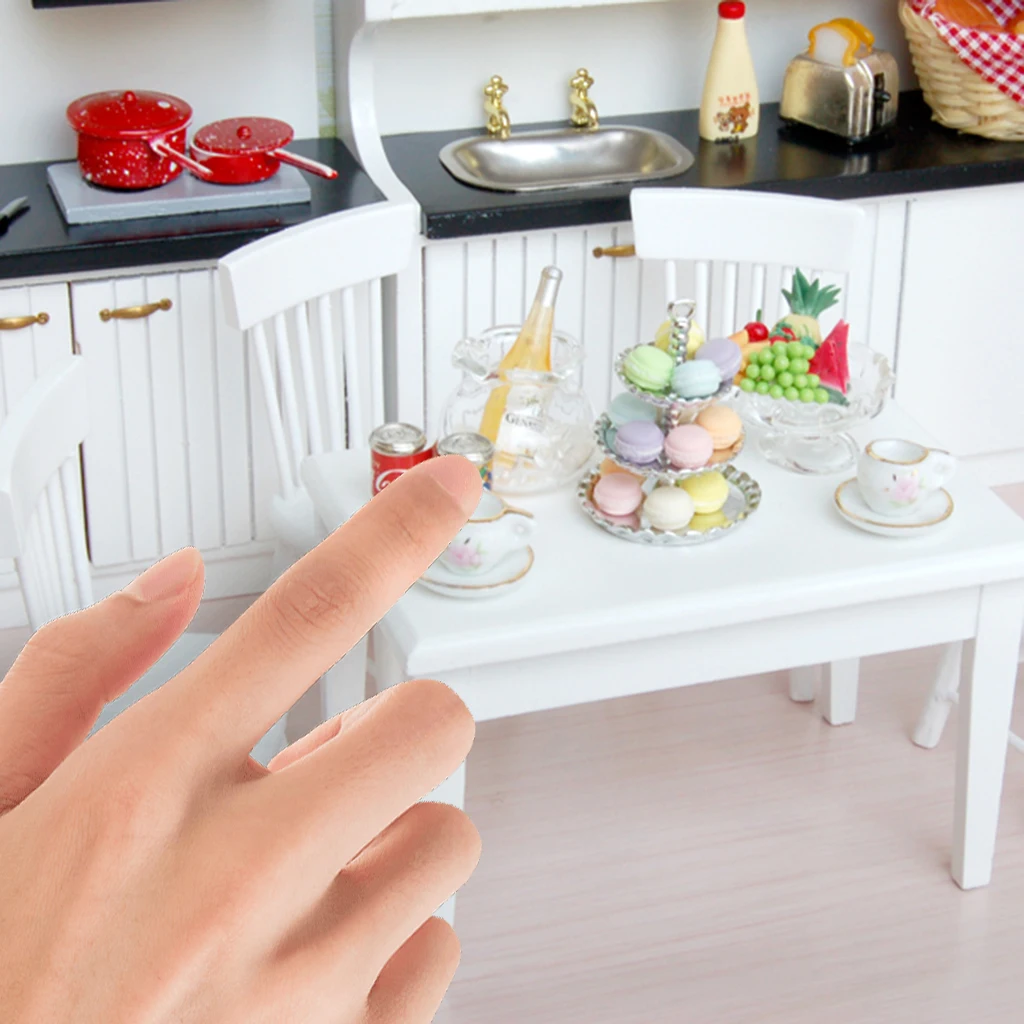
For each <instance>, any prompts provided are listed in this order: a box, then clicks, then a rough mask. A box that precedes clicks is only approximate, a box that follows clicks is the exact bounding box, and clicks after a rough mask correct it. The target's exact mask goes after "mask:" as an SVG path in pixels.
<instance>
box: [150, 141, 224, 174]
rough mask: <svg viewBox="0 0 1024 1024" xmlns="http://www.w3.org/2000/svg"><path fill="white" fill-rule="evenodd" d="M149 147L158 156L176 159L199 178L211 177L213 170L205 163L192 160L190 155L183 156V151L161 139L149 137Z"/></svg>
mask: <svg viewBox="0 0 1024 1024" xmlns="http://www.w3.org/2000/svg"><path fill="white" fill-rule="evenodd" d="M149 148H150V149H152V150H153V152H154V153H157V154H158V155H159V156H167V157H170V158H171V159H172V160H177V161H178V163H179V164H181V166H182V167H187V168H188V169H189V170H190V171H191V172H192V173H193V174H196V175H198V176H199V177H200V178H212V177H213V171H211V170H210V168H209V167H207V166H206V164H201V163H199V161H198V160H193V159H192V157H190V156H185V154H184V153H179V152H178V151H177V150H176V149H174V148H172V147H171V146H168V145H167V143H166V142H164V141H163V140H162V139H151V140H150V143H149Z"/></svg>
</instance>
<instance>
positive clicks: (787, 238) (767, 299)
mask: <svg viewBox="0 0 1024 1024" xmlns="http://www.w3.org/2000/svg"><path fill="white" fill-rule="evenodd" d="M630 207H631V210H632V218H633V237H634V244H635V246H636V254H637V256H639V257H640V258H641V259H645V260H664V261H665V296H666V303H667V302H671V301H672V300H673V299H677V298H692V299H694V300H695V301H696V303H697V311H696V318H697V322H698V323H700V324H701V325H702V326H703V327H704V328H705V330H707V331H708V332H709V334H711V335H726V334H731V333H732V332H733V331H735V330H736V329H738V328H739V327H742V326H743V324H744V323H746V322H747V321H748V320H751V319H753V316H754V314H755V313H756V311H757V310H759V309H760V310H763V311H764V315H765V318H766V319H767V320H769V324H770V322H771V320H773V319H774V318H775V317H776V316H777V315H780V314H781V313H782V312H784V311H785V310H784V309H783V308H782V305H781V292H780V289H781V288H782V287H783V286H784V285H787V284H788V283H789V280H790V279H791V278H792V274H793V270H794V269H795V268H797V267H799V268H800V269H801V270H803V271H804V273H805V274H808V275H813V276H815V277H822V278H823V280H824V281H825V282H826V283H834V284H839V285H840V287H842V288H843V290H844V303H845V305H844V307H843V308H844V309H849V307H850V299H849V297H848V296H849V293H850V292H851V289H860V293H861V294H864V295H866V294H867V289H868V287H869V285H870V280H869V273H868V271H869V268H870V251H869V244H870V243H869V237H868V230H867V229H868V222H867V215H866V214H865V212H864V211H863V210H862V209H860V207H858V206H855V205H853V204H851V203H842V202H837V201H835V200H829V199H811V198H806V197H803V196H784V195H776V194H774V193H767V192H746V191H738V190H736V189H682V188H638V189H634V190H633V192H632V194H631V195H630ZM682 261H687V262H689V263H692V279H689V280H687V281H686V282H682V281H681V279H680V277H681V275H680V269H681V268H680V267H679V263H680V262H682ZM684 293H685V294H684ZM855 294H856V293H855ZM847 315H849V314H847ZM865 320H866V317H865Z"/></svg>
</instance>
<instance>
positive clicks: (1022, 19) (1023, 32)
mask: <svg viewBox="0 0 1024 1024" xmlns="http://www.w3.org/2000/svg"><path fill="white" fill-rule="evenodd" d="M1006 31H1007V32H1012V33H1013V34H1014V35H1015V36H1024V11H1021V12H1020V14H1015V15H1014V16H1013V17H1012V18H1011V19H1010V20H1009V21H1008V22H1007V24H1006Z"/></svg>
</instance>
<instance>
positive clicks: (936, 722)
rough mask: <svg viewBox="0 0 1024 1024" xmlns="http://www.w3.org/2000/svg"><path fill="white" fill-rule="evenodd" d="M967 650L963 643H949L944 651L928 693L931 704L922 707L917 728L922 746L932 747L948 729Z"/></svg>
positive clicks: (917, 741)
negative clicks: (948, 721) (965, 650)
mask: <svg viewBox="0 0 1024 1024" xmlns="http://www.w3.org/2000/svg"><path fill="white" fill-rule="evenodd" d="M963 652H964V645H963V644H962V643H959V642H958V643H955V644H946V647H945V649H944V650H943V652H942V660H941V661H940V662H939V668H938V671H937V672H936V673H935V682H934V684H933V685H932V691H931V693H930V694H928V703H927V704H925V706H924V708H923V709H922V711H921V717H920V718H919V719H918V720H917V726H916V728H915V729H914V737H913V739H914V742H915V743H916V744H917V745H918V746H919V747H925V748H926V749H928V750H931V748H932V747H934V746H936V744H938V742H939V740H940V739H942V730H943V729H945V728H946V721H947V719H948V718H949V713H950V711H952V710H953V705H954V704H956V702H957V699H958V698H957V691H958V690H959V689H960V673H961V666H962V661H963Z"/></svg>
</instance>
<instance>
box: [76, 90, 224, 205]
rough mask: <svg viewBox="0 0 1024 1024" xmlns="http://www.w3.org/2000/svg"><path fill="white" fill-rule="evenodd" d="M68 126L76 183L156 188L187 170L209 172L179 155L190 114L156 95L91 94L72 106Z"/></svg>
mask: <svg viewBox="0 0 1024 1024" xmlns="http://www.w3.org/2000/svg"><path fill="white" fill-rule="evenodd" d="M67 117H68V122H69V123H70V124H71V127H72V128H74V129H75V131H76V132H78V166H79V169H80V170H81V172H82V177H83V178H85V180H86V181H89V182H92V184H94V185H102V186H104V187H105V188H118V189H141V188H156V187H157V186H158V185H166V184H167V183H168V182H169V181H174V179H175V178H177V177H178V176H179V175H180V174H181V172H182V170H183V169H184V168H185V167H187V168H188V169H189V170H190V171H193V172H194V173H195V174H197V175H199V177H201V178H204V179H209V178H210V177H211V174H210V172H209V171H208V170H207V169H206V168H205V167H204V166H203V165H202V164H200V163H197V162H196V161H194V160H192V159H190V158H189V157H188V156H186V155H185V129H186V128H188V125H189V122H190V121H191V120H192V108H191V107H190V106H189V105H188V104H187V103H186V102H185V101H184V100H180V99H178V98H177V96H167V95H165V94H164V93H162V92H131V91H129V92H97V93H93V94H92V95H90V96H83V97H81V98H80V99H77V100H75V101H74V103H72V104H71V106H69V107H68V111H67Z"/></svg>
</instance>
